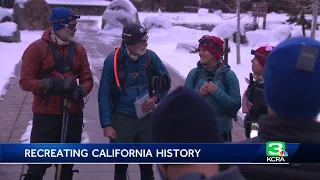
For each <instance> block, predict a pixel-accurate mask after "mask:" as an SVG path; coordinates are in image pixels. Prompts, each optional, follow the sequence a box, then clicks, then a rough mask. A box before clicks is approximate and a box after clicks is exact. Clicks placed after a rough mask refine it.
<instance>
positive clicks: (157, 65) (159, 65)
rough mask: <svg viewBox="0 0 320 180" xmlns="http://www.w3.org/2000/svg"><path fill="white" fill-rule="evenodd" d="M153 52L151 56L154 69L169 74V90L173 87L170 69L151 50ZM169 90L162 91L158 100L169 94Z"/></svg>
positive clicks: (158, 95)
mask: <svg viewBox="0 0 320 180" xmlns="http://www.w3.org/2000/svg"><path fill="white" fill-rule="evenodd" d="M151 53H152V54H153V55H152V56H151V57H153V58H152V60H153V62H154V69H155V70H156V71H158V73H159V74H167V75H168V85H169V86H168V91H169V90H170V88H171V77H170V75H169V73H168V70H167V68H166V67H165V65H164V64H163V63H162V61H161V59H160V58H159V57H158V55H157V54H156V53H154V52H152V51H151ZM168 91H167V92H160V93H159V94H157V95H156V97H157V102H160V101H161V100H162V99H163V98H164V97H165V96H166V95H167V94H168Z"/></svg>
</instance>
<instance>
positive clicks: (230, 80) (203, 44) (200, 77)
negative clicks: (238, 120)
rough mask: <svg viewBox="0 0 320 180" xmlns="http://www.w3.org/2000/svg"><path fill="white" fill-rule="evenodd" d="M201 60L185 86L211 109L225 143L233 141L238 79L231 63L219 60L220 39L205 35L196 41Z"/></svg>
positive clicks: (238, 105)
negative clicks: (191, 89) (195, 92)
mask: <svg viewBox="0 0 320 180" xmlns="http://www.w3.org/2000/svg"><path fill="white" fill-rule="evenodd" d="M199 56H200V61H199V62H198V64H197V67H196V68H194V69H192V70H191V71H190V72H189V74H188V76H187V78H186V81H185V86H187V87H191V88H193V89H194V90H195V91H197V92H198V93H200V95H202V96H203V97H205V98H206V99H207V100H208V102H209V103H210V104H211V105H212V107H213V108H214V110H215V112H216V114H217V118H216V120H217V121H218V127H219V132H220V134H221V136H222V137H223V139H224V141H225V142H231V141H232V136H231V132H232V127H233V126H232V119H234V118H235V117H236V114H237V112H238V110H239V109H240V108H241V95H240V87H239V81H238V78H237V76H236V74H235V73H234V72H233V71H232V70H231V69H230V66H229V65H227V64H225V63H224V62H223V61H222V56H223V41H222V40H221V39H220V38H219V37H216V36H208V35H205V36H203V37H202V38H201V39H200V40H199Z"/></svg>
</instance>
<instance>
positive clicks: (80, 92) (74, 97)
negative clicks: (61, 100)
mask: <svg viewBox="0 0 320 180" xmlns="http://www.w3.org/2000/svg"><path fill="white" fill-rule="evenodd" d="M86 95H87V93H86V90H85V89H84V87H83V86H78V87H77V88H76V89H75V90H74V91H72V92H70V93H67V94H66V95H65V98H66V99H67V100H69V101H78V100H80V99H82V98H84V97H86Z"/></svg>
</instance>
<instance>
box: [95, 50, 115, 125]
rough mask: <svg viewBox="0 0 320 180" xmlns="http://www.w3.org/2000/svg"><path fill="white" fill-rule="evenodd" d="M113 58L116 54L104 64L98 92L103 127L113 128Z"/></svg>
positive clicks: (111, 55) (112, 54) (109, 56)
mask: <svg viewBox="0 0 320 180" xmlns="http://www.w3.org/2000/svg"><path fill="white" fill-rule="evenodd" d="M113 56H114V53H111V54H109V55H108V57H107V58H106V60H105V61H104V64H103V69H102V74H101V78H100V86H99V92H98V103H99V117H100V123H101V127H102V128H105V127H108V126H111V117H112V99H111V98H112V94H111V88H112V87H111V86H112V84H113V81H115V80H114V75H113Z"/></svg>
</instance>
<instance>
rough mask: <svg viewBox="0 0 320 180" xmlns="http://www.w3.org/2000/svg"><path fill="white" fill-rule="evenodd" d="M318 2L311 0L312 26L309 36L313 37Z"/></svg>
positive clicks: (315, 27)
mask: <svg viewBox="0 0 320 180" xmlns="http://www.w3.org/2000/svg"><path fill="white" fill-rule="evenodd" d="M318 8H319V2H318V0H313V3H312V25H311V26H312V27H311V38H312V39H315V36H316V30H317V21H318V14H319V9H318Z"/></svg>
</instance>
